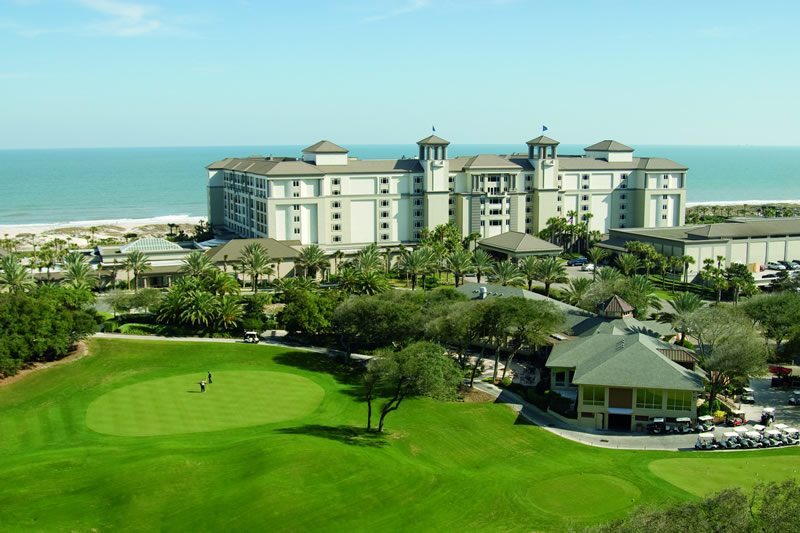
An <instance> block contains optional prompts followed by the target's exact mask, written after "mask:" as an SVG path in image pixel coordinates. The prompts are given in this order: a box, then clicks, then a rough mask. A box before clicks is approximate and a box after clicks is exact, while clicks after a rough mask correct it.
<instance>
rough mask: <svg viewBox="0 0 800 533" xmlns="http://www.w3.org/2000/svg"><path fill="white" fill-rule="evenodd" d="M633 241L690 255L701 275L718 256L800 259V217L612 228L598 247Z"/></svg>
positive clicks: (692, 268) (744, 260)
mask: <svg viewBox="0 0 800 533" xmlns="http://www.w3.org/2000/svg"><path fill="white" fill-rule="evenodd" d="M631 241H639V242H645V243H650V244H652V245H653V247H654V248H655V249H656V251H657V252H659V253H662V254H664V255H667V256H677V257H681V256H689V257H691V258H692V259H693V260H694V263H690V264H689V269H688V273H689V276H690V279H692V278H694V277H695V276H697V274H699V272H700V270H701V269H702V268H703V261H705V260H706V259H712V260H714V261H716V258H717V257H718V256H722V257H724V258H725V266H730V264H731V263H741V264H744V265H749V264H754V263H755V264H759V265H761V264H766V263H768V262H770V261H792V260H794V259H800V218H788V217H787V218H766V219H764V218H733V219H730V220H728V221H727V222H721V223H718V224H699V225H692V226H680V227H674V228H635V229H621V228H612V229H609V235H608V239H607V240H605V241H603V242H601V243H599V244H598V246H600V247H603V248H607V249H609V250H612V251H615V252H624V251H625V244H626V243H628V242H631Z"/></svg>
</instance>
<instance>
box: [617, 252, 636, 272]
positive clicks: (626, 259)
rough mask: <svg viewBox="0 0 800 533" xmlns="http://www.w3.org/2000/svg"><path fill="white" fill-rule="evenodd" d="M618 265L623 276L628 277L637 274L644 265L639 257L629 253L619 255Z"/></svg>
mask: <svg viewBox="0 0 800 533" xmlns="http://www.w3.org/2000/svg"><path fill="white" fill-rule="evenodd" d="M616 263H617V266H618V267H619V269H620V271H621V272H622V274H623V275H624V276H626V277H630V276H632V275H634V274H636V271H637V270H639V267H640V266H641V264H642V262H641V261H640V260H639V258H638V257H636V256H635V255H633V254H627V253H625V254H619V255H618V256H617V261H616Z"/></svg>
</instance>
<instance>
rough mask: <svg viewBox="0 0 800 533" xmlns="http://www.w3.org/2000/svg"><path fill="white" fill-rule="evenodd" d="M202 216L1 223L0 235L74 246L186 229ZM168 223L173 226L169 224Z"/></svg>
mask: <svg viewBox="0 0 800 533" xmlns="http://www.w3.org/2000/svg"><path fill="white" fill-rule="evenodd" d="M206 219H207V217H205V216H192V215H183V214H181V215H166V216H158V217H149V218H118V219H103V220H76V221H72V222H51V223H42V224H2V225H0V238H8V239H17V240H18V241H20V242H21V244H23V246H25V245H27V246H32V245H34V244H41V243H44V242H46V241H48V240H52V239H56V238H59V239H63V240H65V241H67V242H68V243H72V244H74V245H76V246H78V247H86V246H88V245H89V241H90V240H91V239H92V238H93V239H94V240H95V241H101V240H104V239H114V240H118V241H124V240H125V238H124V236H125V235H126V234H128V233H136V234H137V236H138V237H139V238H142V237H163V236H164V235H167V234H169V233H170V231H171V230H172V231H175V232H177V231H180V230H183V231H185V232H187V233H190V234H191V232H192V231H194V227H195V226H196V225H197V224H199V223H200V221H201V220H206ZM170 224H174V226H172V227H170Z"/></svg>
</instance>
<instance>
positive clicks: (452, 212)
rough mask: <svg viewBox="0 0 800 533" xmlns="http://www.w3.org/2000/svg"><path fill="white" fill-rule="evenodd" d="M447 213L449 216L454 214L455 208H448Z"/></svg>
mask: <svg viewBox="0 0 800 533" xmlns="http://www.w3.org/2000/svg"><path fill="white" fill-rule="evenodd" d="M448 214H449V215H450V216H453V215H455V214H456V210H455V209H450V210H449V211H448Z"/></svg>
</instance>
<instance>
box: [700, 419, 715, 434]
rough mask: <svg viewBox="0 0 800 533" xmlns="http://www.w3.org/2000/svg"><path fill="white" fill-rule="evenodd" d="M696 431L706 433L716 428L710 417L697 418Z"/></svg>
mask: <svg viewBox="0 0 800 533" xmlns="http://www.w3.org/2000/svg"><path fill="white" fill-rule="evenodd" d="M696 429H697V431H698V432H701V433H702V432H706V431H714V430H715V429H716V426H714V417H713V416H710V415H703V416H698V417H697V428H696Z"/></svg>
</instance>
